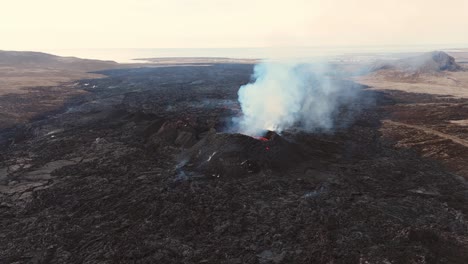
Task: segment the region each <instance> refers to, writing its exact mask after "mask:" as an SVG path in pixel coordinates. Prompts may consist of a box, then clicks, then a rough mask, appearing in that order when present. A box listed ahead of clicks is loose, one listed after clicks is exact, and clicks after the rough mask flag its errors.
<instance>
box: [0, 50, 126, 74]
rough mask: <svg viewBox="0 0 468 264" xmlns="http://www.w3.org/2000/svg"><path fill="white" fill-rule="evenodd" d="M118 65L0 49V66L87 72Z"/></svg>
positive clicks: (108, 62) (112, 62)
mask: <svg viewBox="0 0 468 264" xmlns="http://www.w3.org/2000/svg"><path fill="white" fill-rule="evenodd" d="M118 65H119V64H118V63H117V62H115V61H100V60H90V59H80V58H75V57H60V56H55V55H51V54H47V53H42V52H32V51H2V50H0V67H19V68H49V69H64V70H71V71H83V72H89V71H96V70H102V69H109V68H115V67H117V66H118Z"/></svg>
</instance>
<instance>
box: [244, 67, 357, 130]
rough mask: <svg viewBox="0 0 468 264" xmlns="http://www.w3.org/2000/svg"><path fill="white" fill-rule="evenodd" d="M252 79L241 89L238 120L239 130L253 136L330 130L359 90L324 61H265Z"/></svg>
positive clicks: (256, 69)
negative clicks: (320, 63)
mask: <svg viewBox="0 0 468 264" xmlns="http://www.w3.org/2000/svg"><path fill="white" fill-rule="evenodd" d="M252 78H253V82H252V83H249V84H246V85H244V86H241V87H240V89H239V92H238V95H239V98H238V100H239V103H240V105H241V108H242V113H243V116H242V117H241V118H239V119H238V120H235V123H236V126H237V129H236V130H237V131H238V132H240V133H243V134H247V135H253V136H255V135H261V134H263V133H264V132H265V131H266V130H273V131H277V132H279V133H281V132H282V131H284V130H285V129H288V128H291V127H293V126H294V127H295V128H300V129H303V130H307V131H317V130H319V131H331V130H332V129H333V128H334V126H336V117H337V115H338V113H339V110H340V108H341V107H343V106H344V105H351V103H352V102H353V101H354V99H355V98H356V95H357V93H358V92H357V89H356V87H353V86H352V85H349V83H348V84H345V82H340V81H338V80H337V78H336V75H335V74H333V72H331V71H330V68H329V67H326V66H323V64H322V65H320V66H319V65H317V64H315V65H313V64H303V63H288V62H264V63H261V64H258V65H256V66H255V69H254V74H253V76H252Z"/></svg>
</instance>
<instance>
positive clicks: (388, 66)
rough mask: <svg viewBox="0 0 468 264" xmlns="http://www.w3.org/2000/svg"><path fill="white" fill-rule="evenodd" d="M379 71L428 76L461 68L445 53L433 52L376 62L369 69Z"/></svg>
mask: <svg viewBox="0 0 468 264" xmlns="http://www.w3.org/2000/svg"><path fill="white" fill-rule="evenodd" d="M379 70H394V71H400V72H407V73H428V74H430V73H435V72H440V71H461V70H462V67H461V66H460V65H459V64H457V63H456V61H455V59H454V58H453V57H452V56H450V55H448V54H447V53H445V52H443V51H433V52H428V53H424V54H421V55H419V56H415V57H410V58H404V59H400V60H397V61H394V62H378V63H376V64H375V65H373V66H372V67H371V71H379Z"/></svg>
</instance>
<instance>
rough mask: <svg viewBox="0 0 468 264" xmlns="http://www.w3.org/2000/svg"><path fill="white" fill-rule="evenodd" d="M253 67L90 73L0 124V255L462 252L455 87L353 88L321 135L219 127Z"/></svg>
mask: <svg viewBox="0 0 468 264" xmlns="http://www.w3.org/2000/svg"><path fill="white" fill-rule="evenodd" d="M252 67H253V66H252V65H249V64H223V63H217V64H208V65H203V66H201V65H179V66H173V65H172V66H170V67H164V66H163V65H161V66H160V67H157V68H140V69H121V70H109V71H103V72H100V74H103V75H106V76H108V77H106V78H100V79H92V80H82V81H80V82H79V83H78V84H77V85H76V86H75V87H73V88H67V91H69V92H70V93H74V92H75V90H76V91H86V92H84V93H82V92H79V93H77V94H74V95H72V96H70V97H68V99H67V100H66V101H65V102H66V104H65V106H64V107H63V108H62V110H61V111H57V112H55V113H53V114H50V115H49V116H47V117H44V118H40V119H37V120H35V121H33V122H28V123H25V124H24V125H21V126H17V127H14V128H9V129H3V130H0V146H1V148H0V237H1V239H2V241H4V243H0V262H1V263H366V262H367V263H460V264H461V263H468V254H467V252H468V222H467V220H466V219H467V214H468V207H467V204H468V191H467V186H466V182H465V181H464V179H463V176H465V177H468V174H467V168H468V165H467V162H466V160H467V158H466V157H467V153H468V151H467V149H468V148H467V147H466V145H465V143H466V141H468V131H467V129H468V128H467V127H466V126H464V125H462V124H463V122H464V121H463V120H467V119H468V111H467V105H468V101H467V100H468V99H466V98H462V97H457V98H454V97H448V96H438V95H428V94H425V93H414V91H413V92H412V93H408V92H403V91H395V90H385V91H383V90H382V91H380V90H379V91H375V90H371V89H363V90H362V91H361V98H363V102H364V101H365V102H366V104H364V103H363V104H362V111H361V112H360V114H359V115H358V116H357V117H356V119H354V121H353V122H352V123H351V125H350V126H349V127H345V128H341V129H339V130H338V131H336V132H335V133H334V134H320V133H316V134H310V133H299V132H294V131H289V132H286V133H285V134H284V135H283V136H282V137H280V138H279V139H278V140H276V141H275V140H268V141H260V140H256V139H253V138H248V137H246V136H241V135H233V134H223V133H220V132H221V131H222V130H223V129H224V128H225V127H226V125H227V124H228V123H229V120H230V118H231V117H232V116H235V115H238V114H239V105H238V104H237V101H236V98H237V90H238V88H239V86H240V85H242V84H245V83H247V82H248V81H249V79H250V74H251V72H252ZM356 89H360V88H359V87H358V86H357V87H356ZM43 91H44V92H45V93H46V94H47V92H48V91H53V90H43ZM49 95H50V96H52V97H55V96H54V95H53V94H49ZM368 98H372V99H373V100H370V101H371V102H374V103H372V104H369V103H368V102H369V100H364V99H368ZM0 100H4V101H5V102H10V101H12V100H13V101H14V100H17V99H16V97H8V96H1V97H0ZM2 105H3V104H2ZM35 111H37V110H35ZM198 142H202V143H203V146H200V145H197V143H198ZM243 142H246V143H248V145H247V146H246V145H243V144H244V143H243ZM285 142H289V143H285ZM218 144H221V146H223V147H222V148H221V147H217V146H220V145H218ZM289 144H293V145H294V146H295V147H289V146H293V145H289ZM204 145H206V148H205V146H204ZM253 147H255V151H257V152H258V156H262V157H265V162H264V163H255V162H256V161H255V160H246V161H243V160H239V159H237V158H236V157H238V156H242V157H248V158H249V159H250V157H252V153H250V152H248V153H247V152H246V151H249V150H250V149H251V148H253ZM213 148H215V151H219V152H220V153H222V154H223V155H224V156H222V155H221V154H217V155H218V156H216V155H215V154H211V155H210V157H209V158H208V159H202V162H204V163H203V164H205V163H206V162H208V163H209V162H216V164H217V165H216V166H214V167H209V166H208V168H209V169H210V170H212V171H209V172H210V173H209V174H208V173H200V172H198V173H197V168H199V167H200V166H201V165H202V164H199V163H196V162H199V161H193V162H192V161H189V163H187V164H185V163H183V164H181V160H180V156H181V155H182V154H183V153H186V152H189V153H194V154H192V155H195V156H196V153H197V151H202V150H205V149H208V150H210V151H212V150H213ZM286 148H287V150H288V151H284V150H285V149H286ZM231 150H233V151H234V152H232V153H231V152H229V151H231ZM296 150H297V152H295V151H296ZM291 151H292V152H291ZM283 152H284V153H286V154H288V153H292V154H297V155H299V156H300V159H298V160H297V162H296V163H293V165H291V164H288V166H285V167H284V168H279V169H278V166H274V165H275V164H277V163H280V162H282V160H277V157H281V155H280V154H281V153H283ZM270 153H271V154H270ZM276 154H278V155H276ZM288 155H289V154H288ZM221 157H222V158H223V159H221ZM254 157H255V155H254ZM245 162H247V163H245ZM192 163H193V164H192ZM245 164H250V165H249V166H247V167H245ZM182 166H183V167H182ZM226 168H228V169H226ZM244 168H245V169H244ZM182 169H183V171H182ZM191 170H193V173H191Z"/></svg>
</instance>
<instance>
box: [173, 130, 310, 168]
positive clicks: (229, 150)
mask: <svg viewBox="0 0 468 264" xmlns="http://www.w3.org/2000/svg"><path fill="white" fill-rule="evenodd" d="M301 153H302V151H301V148H300V147H299V145H297V144H295V143H292V142H289V141H288V140H286V139H284V138H283V137H281V136H280V135H278V134H277V133H275V132H273V131H268V132H267V133H266V134H265V135H263V136H261V137H251V136H246V135H243V134H229V133H211V134H209V135H207V136H206V137H205V138H204V139H202V140H201V141H199V142H198V143H197V144H195V145H194V146H193V147H191V148H190V149H188V150H187V151H186V152H185V153H183V154H182V155H181V157H180V160H181V162H182V163H183V165H181V169H182V170H183V171H184V173H186V174H187V173H189V174H190V173H194V174H200V175H206V176H211V177H242V176H246V175H248V174H255V173H259V172H260V171H262V170H272V171H281V170H284V169H286V168H289V167H290V166H292V165H293V164H296V163H297V162H300V161H301V160H302V154H301Z"/></svg>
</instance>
